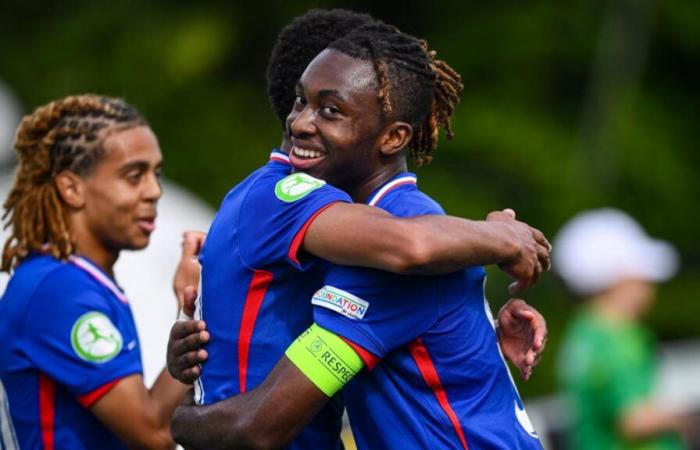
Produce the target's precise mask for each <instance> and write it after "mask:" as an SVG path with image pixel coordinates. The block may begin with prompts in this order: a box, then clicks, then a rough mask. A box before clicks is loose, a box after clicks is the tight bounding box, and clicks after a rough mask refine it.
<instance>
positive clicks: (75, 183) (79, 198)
mask: <svg viewBox="0 0 700 450" xmlns="http://www.w3.org/2000/svg"><path fill="white" fill-rule="evenodd" d="M54 183H55V184H56V190H57V191H58V195H59V196H60V197H61V199H62V200H63V201H64V202H66V204H67V205H68V206H71V207H73V208H76V209H80V208H82V207H83V206H85V181H84V180H83V179H82V178H81V177H80V176H79V175H78V174H76V173H74V172H71V171H70V170H64V171H62V172H60V173H59V174H58V175H56V177H55V178H54Z"/></svg>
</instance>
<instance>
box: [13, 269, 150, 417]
mask: <svg viewBox="0 0 700 450" xmlns="http://www.w3.org/2000/svg"><path fill="white" fill-rule="evenodd" d="M115 302H119V300H117V299H115V298H112V297H110V295H109V294H108V293H107V292H106V291H102V290H101V288H100V286H98V285H95V283H94V282H92V281H91V280H89V279H87V278H86V277H85V276H84V275H83V274H80V273H76V270H75V269H72V270H71V267H70V266H69V265H66V267H64V268H61V269H58V270H56V271H54V272H52V273H51V274H49V275H48V276H47V277H46V278H45V279H44V280H43V281H42V282H41V284H40V285H39V287H38V288H37V290H36V291H35V293H34V295H33V296H32V299H31V302H30V305H29V309H28V315H27V318H26V322H25V324H24V328H23V337H24V343H25V351H26V353H27V355H28V357H29V358H30V359H31V360H32V361H33V363H34V365H35V366H36V367H37V368H38V369H39V370H40V371H41V372H43V373H44V374H46V375H47V376H49V377H50V378H51V379H53V380H54V381H56V382H57V383H59V384H61V385H62V386H64V387H65V388H66V389H68V391H70V392H71V393H72V394H74V395H75V396H76V397H78V399H79V400H80V401H81V403H83V404H84V405H85V406H89V404H90V403H92V402H93V401H95V400H96V399H97V398H99V396H101V395H102V394H104V393H106V391H107V390H108V389H109V388H111V387H112V386H113V385H114V384H115V382H116V381H118V380H119V379H120V378H123V377H125V376H127V375H131V374H135V373H142V366H141V357H140V353H139V348H138V342H137V341H136V339H137V337H136V335H135V333H134V331H133V330H134V325H133V323H126V322H127V320H125V319H124V315H119V314H117V309H116V308H119V307H122V305H116V304H115ZM120 317H121V319H120ZM129 318H131V315H129Z"/></svg>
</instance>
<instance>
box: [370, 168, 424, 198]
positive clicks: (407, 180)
mask: <svg viewBox="0 0 700 450" xmlns="http://www.w3.org/2000/svg"><path fill="white" fill-rule="evenodd" d="M416 183H417V180H416V177H415V176H412V175H407V176H405V177H400V178H397V179H395V180H392V181H390V182H388V183H387V184H385V185H384V187H382V188H381V189H380V190H379V191H377V193H376V194H374V196H373V197H372V198H371V199H370V201H369V202H368V203H367V204H368V205H369V206H375V205H376V204H377V203H379V200H381V199H382V197H384V196H385V195H386V194H387V193H389V191H391V190H392V189H394V188H396V187H399V186H402V185H404V184H416Z"/></svg>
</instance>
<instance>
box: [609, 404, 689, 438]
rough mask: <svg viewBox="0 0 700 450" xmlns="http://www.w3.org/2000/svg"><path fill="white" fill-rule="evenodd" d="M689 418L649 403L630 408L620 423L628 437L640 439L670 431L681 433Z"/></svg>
mask: <svg viewBox="0 0 700 450" xmlns="http://www.w3.org/2000/svg"><path fill="white" fill-rule="evenodd" d="M688 420H689V419H688V418H686V417H685V416H683V415H680V414H678V413H676V412H673V411H669V410H667V409H665V408H662V407H660V406H657V405H652V404H648V403H647V404H639V405H636V406H634V407H632V408H630V409H629V410H628V411H627V412H626V413H625V414H624V415H623V416H622V418H621V419H620V421H619V424H618V425H619V428H620V431H621V432H622V433H623V435H624V436H625V437H626V438H627V439H630V440H638V439H646V438H649V437H653V436H657V435H659V434H664V433H669V432H676V433H681V432H682V431H683V430H684V429H685V428H686V427H687V425H688Z"/></svg>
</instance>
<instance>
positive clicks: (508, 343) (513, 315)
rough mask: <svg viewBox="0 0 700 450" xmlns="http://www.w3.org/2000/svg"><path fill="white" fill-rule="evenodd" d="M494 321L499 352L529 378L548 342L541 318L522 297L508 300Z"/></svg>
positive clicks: (545, 325) (521, 373) (525, 377)
mask: <svg viewBox="0 0 700 450" xmlns="http://www.w3.org/2000/svg"><path fill="white" fill-rule="evenodd" d="M497 321H498V327H497V330H498V343H499V344H500V346H501V351H502V352H503V354H504V355H505V356H506V358H508V359H509V360H510V361H511V362H512V363H513V364H515V365H516V366H517V367H518V369H520V375H521V376H522V377H523V379H524V380H528V379H529V378H530V375H532V369H533V368H534V367H535V366H536V365H537V364H538V363H539V360H540V357H541V356H542V352H543V351H544V347H545V343H546V342H547V323H546V322H545V320H544V317H543V316H542V314H540V313H539V312H538V311H537V310H536V309H535V308H533V307H532V306H530V305H528V304H527V303H525V302H524V301H523V300H520V299H511V300H509V301H508V303H506V304H505V305H503V307H502V308H501V310H500V311H499V312H498V319H497Z"/></svg>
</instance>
